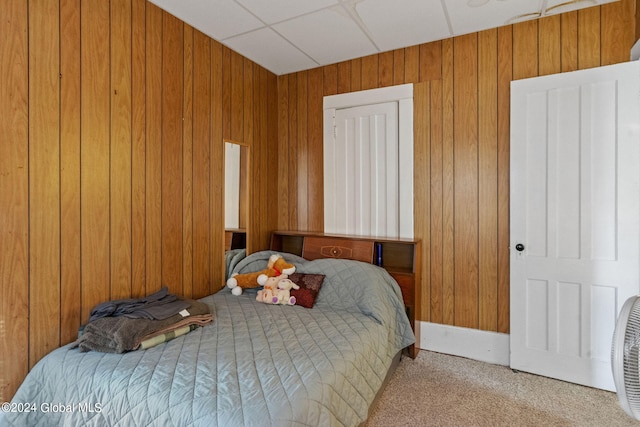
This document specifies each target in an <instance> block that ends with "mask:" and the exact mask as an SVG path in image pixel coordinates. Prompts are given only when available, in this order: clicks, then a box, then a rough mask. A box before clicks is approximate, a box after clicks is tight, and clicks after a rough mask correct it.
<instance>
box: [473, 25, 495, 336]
mask: <svg viewBox="0 0 640 427" xmlns="http://www.w3.org/2000/svg"><path fill="white" fill-rule="evenodd" d="M497 38H498V31H497V30H487V31H482V32H480V33H478V203H479V204H478V239H479V244H478V256H479V259H478V267H479V271H478V300H479V301H478V328H479V329H483V330H487V331H495V330H497V324H498V307H497V305H498V164H497V159H498V156H497V155H496V153H497V151H498V128H497V126H498V124H497V119H498V105H497V104H498V48H497V46H498V44H497Z"/></svg>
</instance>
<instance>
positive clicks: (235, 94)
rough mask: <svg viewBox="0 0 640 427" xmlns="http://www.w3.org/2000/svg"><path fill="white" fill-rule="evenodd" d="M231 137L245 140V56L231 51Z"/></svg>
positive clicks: (236, 139)
mask: <svg viewBox="0 0 640 427" xmlns="http://www.w3.org/2000/svg"><path fill="white" fill-rule="evenodd" d="M230 81H231V91H230V93H231V111H230V114H231V120H230V121H231V139H232V140H233V141H244V132H243V131H244V116H243V115H242V113H243V112H244V108H243V107H244V106H243V99H244V58H242V56H240V54H238V53H236V52H234V51H231V75H230Z"/></svg>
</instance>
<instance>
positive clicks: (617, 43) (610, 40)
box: [594, 0, 640, 65]
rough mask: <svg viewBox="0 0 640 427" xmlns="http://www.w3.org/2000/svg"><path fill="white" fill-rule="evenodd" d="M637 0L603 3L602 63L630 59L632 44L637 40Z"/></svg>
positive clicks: (601, 18)
mask: <svg viewBox="0 0 640 427" xmlns="http://www.w3.org/2000/svg"><path fill="white" fill-rule="evenodd" d="M638 7H640V6H638V1H637V0H621V1H619V2H615V3H607V4H604V5H602V6H601V7H599V8H594V9H596V10H597V9H600V10H601V14H600V22H601V25H602V26H601V29H600V31H601V36H600V37H601V45H600V46H601V51H600V65H610V64H616V63H618V62H626V61H629V52H630V50H631V46H633V44H634V43H635V41H636V40H637V39H636V37H635V34H636V32H637V31H638V29H637V28H635V29H634V25H635V22H636V19H638V18H637V16H638V13H640V11H639V10H638V9H637V8H638Z"/></svg>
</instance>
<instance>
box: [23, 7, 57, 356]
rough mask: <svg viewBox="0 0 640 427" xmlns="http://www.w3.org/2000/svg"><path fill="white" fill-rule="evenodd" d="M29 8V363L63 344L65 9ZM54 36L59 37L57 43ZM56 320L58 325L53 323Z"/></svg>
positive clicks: (55, 322)
mask: <svg viewBox="0 0 640 427" xmlns="http://www.w3.org/2000/svg"><path fill="white" fill-rule="evenodd" d="M32 5H33V6H34V7H30V8H29V21H30V22H37V23H38V25H37V26H35V25H30V26H29V45H30V48H29V75H30V76H32V78H30V79H29V282H30V286H29V338H30V339H29V357H30V360H38V359H40V358H41V357H42V356H44V355H45V354H46V353H48V352H50V351H51V350H53V349H54V348H55V347H57V346H58V345H59V344H60V324H59V322H58V319H59V318H60V312H59V310H60V307H59V306H58V307H55V308H54V309H53V310H51V309H50V308H49V306H50V304H51V301H59V300H60V209H59V206H60V174H59V165H60V144H59V132H60V121H59V120H60V118H59V113H58V108H59V104H60V98H59V97H60V89H59V71H58V70H59V67H60V63H59V60H60V58H59V55H58V50H57V48H58V43H59V38H58V37H59V32H58V26H59V21H58V20H59V15H58V13H57V12H58V8H59V4H58V2H57V1H47V0H41V1H40V2H37V1H36V2H33V4H32ZM51 34H55V37H52V36H51ZM52 319H53V320H54V321H52Z"/></svg>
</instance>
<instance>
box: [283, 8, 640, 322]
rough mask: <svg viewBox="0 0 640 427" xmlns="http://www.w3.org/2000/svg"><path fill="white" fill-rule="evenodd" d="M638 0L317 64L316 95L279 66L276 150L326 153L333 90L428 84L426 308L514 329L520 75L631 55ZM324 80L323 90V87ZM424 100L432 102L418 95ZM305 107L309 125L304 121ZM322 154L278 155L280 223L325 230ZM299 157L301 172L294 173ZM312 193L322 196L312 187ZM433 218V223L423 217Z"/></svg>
mask: <svg viewBox="0 0 640 427" xmlns="http://www.w3.org/2000/svg"><path fill="white" fill-rule="evenodd" d="M635 4H636V1H635V0H621V1H620V2H614V3H609V4H607V5H604V6H602V7H600V6H598V7H593V8H589V9H584V10H581V11H578V12H569V13H565V14H560V15H557V16H549V17H546V18H544V19H541V20H537V21H529V22H523V23H519V24H516V25H507V26H502V27H500V28H498V29H496V30H488V31H483V32H479V33H476V34H471V35H468V36H463V37H458V38H455V39H446V40H442V41H436V42H431V43H425V44H422V45H419V46H412V47H407V48H404V49H397V50H395V51H393V52H385V53H381V54H377V55H369V56H365V57H362V58H356V59H352V60H349V61H346V62H344V63H340V64H337V66H325V67H320V68H317V69H314V70H309V71H308V95H306V97H307V98H308V100H307V102H306V103H305V102H304V99H303V98H304V97H305V95H304V94H303V93H302V92H301V91H300V90H299V87H297V86H296V88H295V89H296V91H297V93H295V94H292V93H291V90H292V87H291V84H290V82H289V79H290V78H292V77H291V75H286V76H280V77H278V80H279V84H278V104H279V106H278V114H279V117H280V119H279V121H278V123H279V128H278V132H279V138H278V142H279V144H280V145H279V148H278V150H279V151H280V152H286V153H291V152H295V151H296V150H299V149H300V147H301V144H302V142H301V138H306V139H308V141H309V142H308V149H309V157H311V156H312V154H311V150H312V149H316V148H315V147H316V146H317V147H318V148H317V150H318V151H317V153H318V155H321V153H322V147H321V141H322V132H323V131H322V124H321V122H317V121H316V122H314V116H316V115H317V116H318V117H319V116H320V114H321V105H322V96H323V95H324V96H326V95H331V94H334V93H345V92H349V91H351V92H355V91H359V90H365V89H373V88H377V87H381V86H387V85H391V84H402V83H418V82H430V84H429V89H426V88H425V87H423V86H414V106H415V109H416V110H415V111H416V112H417V113H416V114H417V116H418V117H422V116H423V114H425V112H426V111H428V112H429V115H428V118H427V119H421V121H420V122H419V123H417V122H416V123H414V138H415V140H416V152H418V155H419V156H421V155H422V152H419V151H418V150H420V149H422V148H423V147H422V146H420V145H419V144H423V143H424V140H425V135H426V134H427V132H428V135H429V152H428V156H429V161H428V165H423V162H424V159H423V158H422V157H420V158H419V159H418V163H420V164H421V166H420V167H416V169H415V171H416V174H415V180H414V188H415V191H416V200H415V206H416V212H415V221H416V230H419V233H421V235H423V236H428V237H426V238H425V239H426V241H427V245H426V246H423V253H424V254H425V256H424V259H423V262H422V268H423V271H422V277H423V278H424V283H423V285H424V287H425V288H424V289H423V293H422V307H423V312H422V316H423V319H424V320H428V321H432V322H436V323H445V324H452V325H458V326H471V327H474V328H480V329H484V330H495V331H498V332H503V333H508V332H509V133H510V123H509V121H510V117H509V116H510V110H509V102H510V83H511V81H512V80H514V79H522V78H527V77H534V76H538V75H543V74H551V73H557V72H561V71H572V70H576V69H578V68H584V67H585V66H587V64H589V65H591V64H595V62H596V61H595V59H596V58H598V62H599V63H603V64H604V63H607V62H620V61H626V60H627V57H628V52H629V48H630V47H631V45H632V44H633V36H632V33H633V31H634V29H635V28H634V26H635V20H634V18H633V16H634V12H635ZM632 21H633V22H632ZM474 39H477V42H474V41H473V40H474ZM596 65H598V64H596ZM336 69H337V71H336ZM349 69H350V70H349ZM336 76H337V82H336ZM318 87H321V88H323V89H324V92H323V93H319V92H317V91H316V90H315V89H316V88H318ZM425 91H426V92H427V93H428V96H426V95H425V93H424V92H425ZM425 102H426V103H428V105H417V104H416V103H418V104H420V103H425ZM312 105H315V106H316V108H318V109H319V110H318V113H313V112H312V107H311V106H312ZM304 108H307V112H306V116H307V118H306V122H307V125H306V127H305V125H304V124H303V122H301V121H300V117H301V116H300V114H301V112H302V111H303V109H304ZM291 120H297V125H296V126H292V123H291ZM316 120H318V119H316ZM305 128H306V130H307V133H306V136H304V129H305ZM312 147H313V148H312ZM292 161H293V162H294V164H291V163H292ZM316 164H317V163H316V162H311V161H310V160H303V159H302V158H301V159H298V160H297V161H295V160H294V159H293V158H292V157H288V161H287V162H286V163H285V164H283V163H282V162H281V163H280V165H281V168H283V169H281V171H280V174H281V175H280V177H281V178H280V181H279V187H278V188H279V190H280V192H281V193H285V194H288V196H281V197H280V199H279V201H280V204H281V208H280V209H279V216H280V218H281V221H280V222H279V227H294V226H297V227H298V228H300V229H302V228H303V226H302V224H304V220H305V217H306V216H308V218H306V221H307V223H308V224H309V228H310V229H314V230H322V228H323V210H322V209H320V206H316V205H315V203H320V200H321V197H322V185H323V182H322V172H321V170H320V172H319V173H318V172H317V171H316V170H313V171H312V170H311V169H308V170H307V171H306V175H305V173H304V172H303V171H302V169H304V168H310V167H311V166H315V165H316ZM296 167H297V168H299V169H298V170H299V172H297V173H292V172H291V169H292V168H296ZM293 176H298V177H299V178H298V179H299V182H298V184H300V183H301V182H304V181H305V180H306V186H307V188H308V196H307V197H304V195H303V194H302V191H292V189H293V188H294V186H295V185H296V183H293V182H290V181H289V179H288V178H289V177H293ZM424 182H428V183H429V190H428V197H429V200H428V201H425V200H422V198H424V197H427V196H425V194H426V192H425V191H424V188H423V187H421V185H422V183H424ZM314 189H315V190H314ZM314 191H315V192H316V194H317V197H314V196H312V195H311V194H312V192H314ZM316 200H317V201H316ZM427 207H428V212H425V210H427ZM305 209H306V212H307V213H306V214H305V213H304V212H303V210H305ZM291 215H293V216H294V217H295V220H293V221H292V220H291ZM425 218H428V223H429V225H428V230H427V229H426V228H425V227H426V226H425V224H424V223H423V222H421V221H424V220H425ZM311 224H316V225H313V226H312V225H311ZM305 227H306V226H305ZM420 227H423V228H420ZM294 228H295V227H294ZM423 243H424V242H423Z"/></svg>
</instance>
